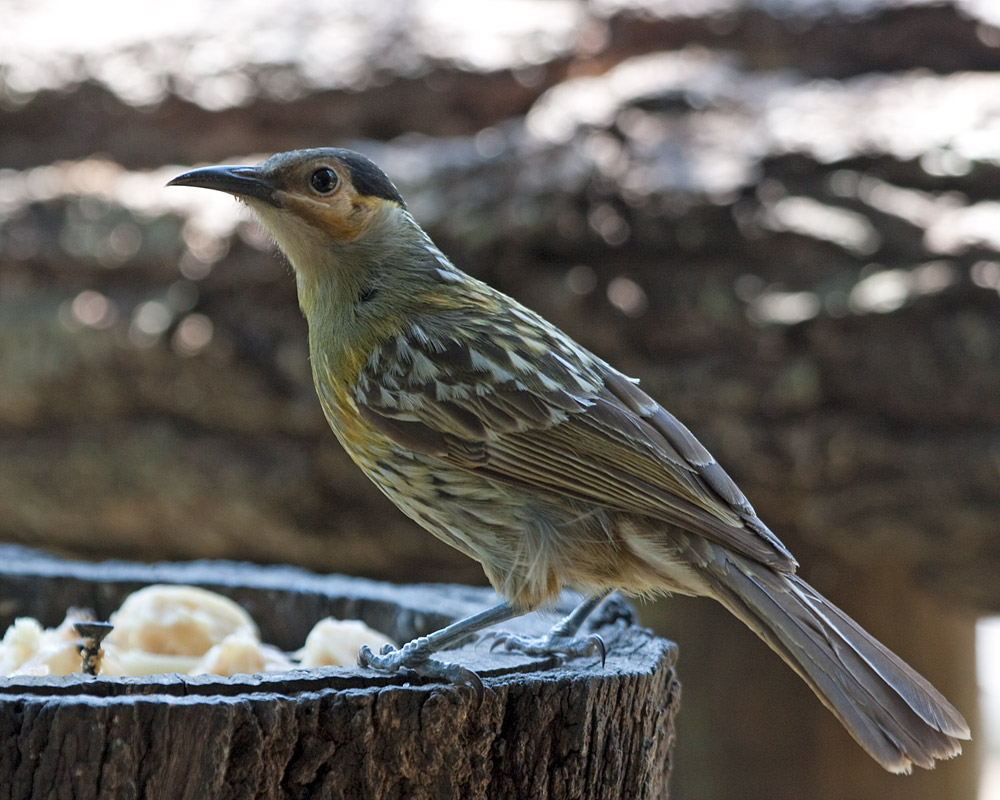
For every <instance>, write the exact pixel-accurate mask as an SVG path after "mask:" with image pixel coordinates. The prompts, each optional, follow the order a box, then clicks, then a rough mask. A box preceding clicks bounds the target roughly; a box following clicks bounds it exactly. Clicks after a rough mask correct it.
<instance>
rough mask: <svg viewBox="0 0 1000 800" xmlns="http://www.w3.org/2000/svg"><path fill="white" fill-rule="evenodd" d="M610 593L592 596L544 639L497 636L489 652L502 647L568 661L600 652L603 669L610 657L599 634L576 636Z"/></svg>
mask: <svg viewBox="0 0 1000 800" xmlns="http://www.w3.org/2000/svg"><path fill="white" fill-rule="evenodd" d="M609 594H611V591H610V590H608V591H605V592H601V593H599V594H594V595H590V596H589V597H587V598H586V599H585V600H584V601H583V602H582V603H580V605H578V606H577V607H576V608H574V609H573V610H572V611H571V612H570V613H569V614H567V615H566V616H565V617H563V619H561V620H560V621H559V622H558V623H556V624H555V625H554V626H553V627H552V630H550V631H549V632H548V633H547V634H545V635H544V636H539V637H531V636H520V635H517V634H512V633H498V634H497V635H496V637H495V638H494V641H493V644H492V645H491V646H490V649H491V650H493V649H495V648H497V647H499V646H501V645H503V648H504V649H505V650H517V651H518V652H520V653H525V654H527V655H530V656H552V655H556V656H563V657H567V658H577V657H580V656H592V655H594V654H595V653H600V655H601V666H603V665H604V659H605V657H606V656H607V649H606V648H605V647H604V640H603V639H602V638H601V637H600V636H598V635H597V634H596V633H595V634H592V635H590V636H585V637H577V635H576V634H577V632H578V631H579V630H580V627H581V626H582V625H583V623H584V621H585V620H586V619H587V617H589V616H590V614H591V613H593V611H594V609H596V608H597V607H598V606H599V605H600V604H601V603H602V602H604V599H605V598H606V597H607V596H608V595H609Z"/></svg>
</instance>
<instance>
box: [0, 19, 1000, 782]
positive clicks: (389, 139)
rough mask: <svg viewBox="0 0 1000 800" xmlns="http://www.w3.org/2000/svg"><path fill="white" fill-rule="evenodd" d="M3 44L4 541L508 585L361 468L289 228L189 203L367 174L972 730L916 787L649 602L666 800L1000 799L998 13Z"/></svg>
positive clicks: (109, 37) (178, 28)
mask: <svg viewBox="0 0 1000 800" xmlns="http://www.w3.org/2000/svg"><path fill="white" fill-rule="evenodd" d="M3 18H4V24H3V26H2V27H0V538H2V540H4V541H8V542H16V543H21V544H26V545H30V546H34V547H38V548H43V549H45V550H48V551H50V552H55V553H59V554H62V555H65V556H69V557H74V558H84V559H101V558H107V557H119V558H128V559H137V560H143V561H148V560H157V559H171V560H185V559H194V558H203V557H208V558H230V559H243V560H249V561H253V562H260V563H294V564H299V565H303V566H307V567H309V568H311V569H314V570H318V571H339V572H347V573H351V574H358V575H366V576H371V577H376V578H384V579H390V580H394V581H445V582H466V583H482V582H483V577H482V573H481V571H480V569H479V567H478V565H476V564H474V563H472V562H471V561H469V560H467V559H465V558H464V557H462V556H460V555H459V554H458V553H457V552H455V551H452V550H450V549H449V548H447V547H446V546H444V545H442V544H440V543H438V542H437V541H436V540H434V539H433V538H432V537H430V536H429V535H427V534H425V533H423V532H422V531H421V530H419V529H417V528H416V527H415V526H414V525H413V524H411V523H410V522H409V521H408V520H406V519H405V518H404V517H403V516H402V515H401V514H399V513H398V512H397V511H396V510H395V509H394V508H392V507H390V506H389V504H388V502H387V501H386V500H384V499H383V498H382V496H381V495H379V494H378V493H377V492H376V491H375V490H374V489H373V487H371V486H370V485H369V484H368V483H367V481H366V479H365V478H363V476H362V475H361V473H360V472H358V471H357V470H356V469H355V468H354V467H353V465H351V464H350V463H349V461H348V459H347V458H346V457H345V456H344V454H343V453H342V452H341V450H340V449H339V447H338V445H337V443H336V441H335V439H334V437H333V435H332V434H331V433H330V432H329V431H328V429H327V427H326V424H325V422H324V420H323V418H322V416H321V413H320V410H319V406H318V403H317V401H316V399H315V397H314V391H313V388H312V385H311V381H310V376H309V366H308V361H307V352H306V331H305V324H304V322H303V320H302V319H301V317H300V315H299V311H298V308H297V305H296V298H295V290H294V285H293V281H292V279H291V277H290V272H289V268H288V267H287V266H286V265H285V264H283V263H282V261H281V260H280V258H277V257H275V255H274V253H273V251H272V248H271V246H270V244H269V242H268V241H267V240H266V238H265V237H264V236H263V235H262V234H261V232H260V231H259V230H258V228H257V227H256V226H255V225H254V224H252V223H250V222H249V221H247V219H246V217H245V215H244V214H243V213H241V210H240V208H239V206H238V205H237V204H236V203H235V202H234V201H232V200H231V199H230V198H228V197H226V196H223V195H218V194H215V193H211V192H204V191H193V190H188V189H178V188H171V189H165V188H164V183H165V182H166V181H167V180H168V179H169V178H171V177H173V176H174V175H176V174H178V173H179V172H180V171H182V170H184V169H186V168H188V167H190V166H192V165H200V164H206V163H233V162H236V163H255V162H257V161H259V160H261V159H262V158H263V157H264V156H266V155H268V154H270V153H272V152H275V151H278V150H287V149H294V148H299V147H311V146H323V145H341V146H350V147H353V148H355V149H358V150H361V151H362V152H364V153H366V154H368V155H369V156H371V157H372V158H374V159H375V160H376V161H377V162H378V163H380V165H381V166H382V167H383V168H384V169H385V170H386V172H387V173H388V174H389V175H390V176H391V177H392V178H393V179H394V180H395V181H396V182H397V184H398V186H399V187H400V189H401V191H402V193H403V195H404V196H405V197H406V198H407V200H408V202H409V205H410V208H411V210H412V211H413V213H414V215H415V216H416V217H417V219H418V220H419V221H420V222H422V223H423V224H424V226H425V227H426V228H427V230H428V231H429V232H430V234H431V235H432V236H433V237H434V238H435V239H436V241H437V243H438V244H439V245H440V246H441V247H442V249H443V250H445V252H447V253H448V254H449V255H450V256H451V257H452V258H453V260H455V261H456V263H457V264H459V266H461V267H463V268H465V269H466V270H467V271H469V272H471V273H472V274H474V275H476V276H478V277H480V278H483V279H485V280H487V281H489V282H491V283H493V284H494V285H495V286H498V287H499V288H501V289H502V290H504V291H506V292H508V293H510V294H512V295H514V296H515V297H517V298H518V299H520V300H521V301H523V302H524V303H526V304H527V305H529V306H530V307H532V308H534V309H536V310H537V311H539V312H541V313H542V314H544V315H545V316H547V317H548V318H549V319H551V320H552V321H553V322H555V323H556V324H558V325H559V326H561V327H562V328H564V329H565V330H567V331H568V332H570V333H571V334H572V335H574V336H575V337H576V338H577V339H578V340H579V341H581V342H582V343H583V344H584V345H585V346H587V347H589V348H591V349H592V350H594V351H596V352H597V353H598V354H599V355H601V356H603V357H604V358H606V359H608V360H610V361H611V362H612V363H614V364H615V365H616V366H618V367H619V368H620V369H622V370H623V371H625V372H627V373H629V374H631V375H634V376H637V377H639V378H641V379H642V384H643V387H644V388H645V389H646V390H647V391H648V392H649V393H650V394H652V395H653V396H654V397H656V398H658V399H659V400H661V401H662V402H663V403H664V404H665V405H666V406H667V407H668V408H670V409H671V410H672V411H673V412H674V413H675V414H676V415H677V416H679V417H680V418H681V419H683V420H684V421H685V422H686V423H687V424H688V425H689V427H691V428H692V429H693V430H694V431H695V432H696V433H697V435H698V436H699V437H700V438H701V439H702V441H703V442H705V444H706V445H708V447H709V448H710V449H711V450H712V451H713V452H714V453H715V455H716V456H717V458H718V459H719V460H720V462H722V464H723V465H724V466H725V467H726V469H727V470H728V471H729V472H730V473H731V474H732V475H733V476H734V477H735V478H736V479H737V481H738V482H739V483H740V485H741V486H742V488H743V489H744V491H745V492H746V494H747V495H748V496H749V497H750V499H751V501H752V502H753V503H754V504H755V506H756V508H757V510H758V512H759V513H760V515H761V516H762V517H763V518H764V519H765V520H767V521H768V523H769V525H770V526H771V527H772V528H773V529H774V530H775V531H777V532H778V533H779V535H780V536H781V537H782V538H783V539H784V540H785V542H786V543H787V544H789V546H790V547H791V549H792V550H793V551H794V552H795V553H796V554H797V555H798V557H799V560H800V561H801V562H802V563H803V568H802V573H803V575H804V576H805V577H806V579H807V580H809V581H810V582H812V583H813V584H814V585H816V586H817V588H819V589H820V590H821V591H823V592H824V593H826V594H828V595H830V596H831V597H832V598H833V599H834V600H836V601H837V602H838V603H839V604H841V605H842V606H843V607H844V608H845V610H847V611H848V612H849V613H851V614H852V615H853V616H855V617H856V618H857V619H859V620H860V621H861V622H862V623H863V624H864V625H865V626H866V627H868V628H869V630H871V631H872V632H873V633H874V634H875V635H877V636H878V637H879V638H880V639H881V640H882V641H884V642H885V643H886V644H887V645H889V646H890V647H892V648H893V649H895V650H897V651H898V652H900V653H901V654H902V655H903V656H904V657H905V658H906V659H907V660H908V661H909V662H910V663H912V664H913V665H914V666H915V667H917V668H918V669H919V670H920V671H921V672H923V673H924V674H925V675H927V676H928V677H929V678H930V679H931V680H932V682H934V683H935V684H936V685H937V686H938V687H939V688H940V689H941V690H942V691H943V692H944V693H945V694H946V695H947V696H948V697H949V698H950V699H951V700H952V701H953V702H954V703H955V704H956V705H957V706H958V707H959V708H960V709H961V710H962V711H963V712H964V713H965V714H966V716H967V717H968V719H969V721H970V723H971V724H972V725H973V734H974V736H975V741H974V742H972V743H971V744H970V745H969V746H968V747H967V748H966V755H965V756H963V757H962V758H960V759H958V760H956V761H953V762H948V763H945V764H942V765H940V766H939V767H938V769H937V770H935V771H934V772H931V773H927V772H922V773H921V774H918V775H915V776H912V777H910V778H898V777H893V776H890V775H888V774H885V773H883V772H882V771H881V770H880V769H879V768H878V767H877V766H876V765H875V764H874V763H873V762H872V761H870V760H869V759H868V757H867V756H865V755H864V753H863V752H862V751H861V750H860V749H859V748H857V747H856V746H855V745H854V743H853V741H851V740H850V739H849V738H848V736H847V735H846V734H845V733H844V732H843V730H842V729H841V728H840V726H839V724H838V723H837V722H836V721H835V720H834V719H833V717H832V716H831V715H830V714H829V713H827V712H826V711H825V709H823V708H822V707H821V706H820V704H819V703H818V702H816V701H815V699H814V698H813V696H812V695H811V693H810V692H809V691H808V690H807V689H806V688H805V686H804V685H803V684H801V682H800V681H799V680H798V679H797V678H796V677H795V676H794V674H793V673H792V672H791V671H790V670H788V669H787V668H786V667H785V666H784V665H783V664H782V663H781V662H780V660H779V659H778V658H777V657H775V656H773V655H772V654H771V653H770V652H769V651H768V650H767V649H766V647H764V646H763V645H762V644H760V643H759V642H758V641H757V640H756V638H755V637H754V636H753V635H752V634H751V633H749V632H748V631H746V630H745V629H743V628H742V627H741V626H740V624H739V623H737V622H735V621H733V620H731V619H730V618H729V617H728V616H727V615H726V614H725V612H723V611H721V609H717V608H715V607H714V604H712V603H709V602H708V601H698V600H689V599H685V598H676V599H671V600H666V601H661V602H658V603H655V604H646V605H644V606H642V607H641V614H642V616H643V619H644V620H645V621H646V623H647V624H649V625H651V626H653V627H655V628H656V629H657V630H658V631H659V632H660V633H661V634H663V635H664V636H667V637H669V638H671V639H674V640H675V641H677V642H678V643H679V645H680V653H681V660H680V667H679V674H680V678H681V681H682V684H683V699H682V704H681V714H680V717H679V741H678V745H677V749H676V752H675V763H674V776H673V779H672V796H673V797H675V798H680V800H694V799H695V798H697V799H698V800H728V799H729V798H770V799H771V800H783V798H789V800H790V799H791V798H803V797H809V798H831V800H832V799H833V798H837V799H838V800H844V799H845V798H846V799H851V798H857V800H862V798H879V800H891V799H892V798H907V800H921V799H922V798H927V799H928V800H929V799H930V798H958V799H961V798H975V797H977V796H978V797H979V798H980V800H994V799H995V798H997V797H1000V768H998V767H997V766H996V763H997V762H996V756H995V753H996V751H995V750H992V749H991V748H996V747H998V746H1000V726H998V725H997V723H996V720H997V719H1000V713H998V712H997V710H996V709H997V708H998V707H1000V646H998V645H997V642H998V641H1000V626H998V625H997V624H996V622H995V620H992V619H990V615H993V614H997V613H998V612H1000V577H998V576H1000V537H998V535H997V533H998V531H997V520H998V519H1000V401H998V399H1000V202H998V195H1000V4H997V3H995V2H992V1H991V0H978V1H977V0H953V2H928V1H926V0H743V1H741V0H699V1H697V2H696V1H695V0H593V2H574V1H573V0H480V1H479V2H476V3H468V2H461V1H460V0H423V1H422V2H419V1H417V2H407V1H406V0H394V1H389V2H380V3H347V2H320V0H294V2H286V3H271V2H264V0H256V1H255V0H240V1H239V2H234V1H233V0H226V2H221V1H220V0H209V1H206V0H198V2H195V0H174V1H173V2H171V3H163V4H156V5H155V6H154V5H153V4H148V5H147V4H136V3H134V2H125V0H99V2H97V3H88V4H83V3H78V2H70V0H30V2H28V0H4V2H3ZM977 626H978V631H979V643H978V657H979V658H978V660H979V672H978V676H977ZM980 703H982V704H983V705H982V708H983V710H984V713H983V714H982V715H980V713H979V711H978V710H977V709H978V708H979V707H980V706H979V704H980ZM991 704H992V706H991ZM991 707H992V708H993V709H994V710H993V711H992V712H989V709H990V708H991ZM991 713H992V716H991ZM991 753H993V754H994V755H993V756H992V759H993V760H991Z"/></svg>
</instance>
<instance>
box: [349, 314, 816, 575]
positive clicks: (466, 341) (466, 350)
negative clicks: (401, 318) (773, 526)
mask: <svg viewBox="0 0 1000 800" xmlns="http://www.w3.org/2000/svg"><path fill="white" fill-rule="evenodd" d="M518 312H519V313H521V314H522V316H523V314H524V312H523V311H522V310H520V309H518ZM539 320H540V318H537V319H535V318H534V315H532V319H531V320H530V321H531V322H532V324H533V325H534V324H538V321H539ZM541 324H543V325H545V328H544V329H541V330H539V329H537V328H532V330H531V333H532V338H530V339H527V340H526V339H525V337H524V336H517V335H512V336H511V337H510V338H509V341H505V340H504V338H503V337H502V335H500V334H498V333H497V328H496V327H494V328H493V329H492V330H491V331H490V332H489V333H487V332H485V331H482V332H477V331H476V330H470V331H466V332H464V333H463V335H462V338H461V339H460V340H456V339H449V340H445V339H442V338H439V337H434V336H432V335H429V334H428V333H426V331H425V330H424V329H423V328H421V327H420V326H419V325H417V324H414V325H413V326H412V328H411V329H408V330H407V332H406V333H404V334H401V335H400V336H399V337H398V338H397V339H395V340H393V341H391V342H389V343H387V344H386V345H384V346H383V347H382V348H380V349H379V350H378V351H376V352H375V353H374V354H373V355H372V357H371V358H370V359H369V360H368V363H367V364H366V366H365V368H364V369H363V370H362V372H361V374H360V376H359V378H358V382H357V385H356V389H355V397H354V399H355V402H356V403H357V405H358V409H359V412H360V413H361V415H362V416H363V417H364V418H365V419H366V420H367V421H368V422H369V424H371V425H372V426H373V427H375V428H376V429H377V430H379V431H380V432H381V433H382V434H383V435H385V436H387V437H388V438H390V439H392V440H394V441H395V442H397V443H398V444H400V445H401V446H403V447H405V448H407V449H410V450H414V451H416V452H419V453H422V454H424V455H428V456H433V457H435V458H439V459H441V461H443V462H446V463H447V464H450V465H452V466H455V467H460V468H463V469H468V470H472V471H475V472H478V473H480V474H482V475H484V476H488V477H490V478H492V479H495V480H499V481H505V482H509V483H513V484H517V485H520V486H524V487H526V488H528V489H530V490H531V491H534V492H548V493H555V494H560V495H563V496H567V497H572V498H576V499H578V500H583V501H587V502H591V503H597V504H600V505H603V506H605V507H608V508H613V509H618V510H621V511H627V512H633V513H637V514H643V515H646V516H649V517H652V518H655V519H660V520H663V521H664V522H667V523H669V524H672V525H676V526H678V527H681V528H683V529H684V530H687V531H689V532H692V533H695V534H698V535H701V536H704V537H705V538H707V539H710V540H712V541H715V542H718V543H719V544H722V545H724V546H725V547H728V548H730V549H732V550H735V551H737V552H739V553H741V554H743V555H745V556H747V557H749V558H752V559H754V560H756V561H760V562H763V563H766V564H768V565H771V566H773V567H775V568H776V569H779V570H787V571H792V570H794V569H795V566H796V564H795V560H794V558H793V557H792V555H791V554H790V553H789V552H788V550H787V549H786V548H785V546H784V545H783V544H782V543H781V541H780V540H779V539H778V538H777V537H776V536H775V535H774V534H773V533H772V532H771V531H770V530H769V529H768V528H767V526H766V525H764V523H763V522H761V521H760V519H759V518H758V517H757V515H756V514H755V513H754V510H753V508H752V507H751V505H750V503H749V502H748V501H747V499H746V498H745V497H744V496H743V493H742V492H741V491H740V490H739V488H738V487H737V486H736V484H735V483H734V482H733V481H732V479H731V478H730V477H729V476H728V475H727V474H726V473H725V471H724V470H723V469H722V468H721V467H720V466H719V465H718V463H717V462H716V461H715V459H714V458H713V457H712V455H711V454H710V453H709V452H708V451H707V450H706V449H705V448H704V447H703V446H702V445H701V443H700V442H699V441H698V440H697V439H696V438H695V437H694V435H693V434H692V433H691V432H690V431H689V430H688V429H687V428H686V427H684V425H682V424H681V423H680V422H679V421H678V420H677V419H676V418H675V417H673V416H672V415H671V414H670V413H669V412H667V411H666V410H664V409H663V408H662V407H661V406H660V405H659V404H657V403H656V402H655V401H653V400H652V399H651V398H650V397H649V396H648V395H646V394H645V393H644V392H642V391H641V390H640V389H639V388H638V386H636V384H635V383H634V382H633V381H632V380H631V379H629V378H627V377H625V376H624V375H622V374H621V373H619V372H617V371H616V370H614V369H613V368H611V367H610V366H608V365H607V364H605V363H604V362H602V361H600V360H598V359H597V358H596V357H594V356H592V355H590V354H589V353H587V352H586V351H585V350H583V349H582V348H580V347H579V346H578V345H576V344H575V343H574V342H572V341H571V340H569V339H567V338H566V337H565V336H563V335H562V334H561V333H560V332H559V331H558V330H556V329H555V328H552V327H551V326H548V324H547V323H544V322H542V323H541ZM522 327H523V325H522ZM501 328H502V326H501ZM526 348H527V349H526Z"/></svg>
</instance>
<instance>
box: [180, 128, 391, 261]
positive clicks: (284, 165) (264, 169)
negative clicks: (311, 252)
mask: <svg viewBox="0 0 1000 800" xmlns="http://www.w3.org/2000/svg"><path fill="white" fill-rule="evenodd" d="M167 185H168V186H196V187H199V188H202V189H215V190H217V191H220V192H227V193H228V194H232V195H235V196H236V197H237V198H238V199H240V200H242V201H244V202H245V203H246V204H247V205H248V206H249V207H250V208H251V209H252V210H253V211H254V212H255V213H256V214H257V216H258V217H260V220H261V222H262V223H263V224H264V226H265V227H266V228H267V229H268V230H269V231H270V232H271V234H272V235H273V236H274V238H275V239H276V240H277V242H278V246H279V247H281V249H282V250H284V251H285V253H286V254H288V255H289V256H290V257H291V256H292V255H293V254H292V252H290V251H291V250H294V249H295V246H296V243H297V241H298V240H299V239H301V238H302V237H303V236H305V237H306V238H314V237H316V236H320V237H322V239H323V241H324V243H325V244H327V245H344V244H350V243H351V242H355V241H358V240H359V239H362V238H364V237H365V236H366V235H367V234H368V233H370V228H371V226H372V225H375V224H377V223H378V221H379V220H380V219H381V218H382V217H383V216H384V215H385V214H387V213H392V212H394V211H397V210H401V209H405V208H406V204H405V203H404V202H403V198H402V197H401V196H400V194H399V191H398V190H397V189H396V187H395V186H393V184H392V181H390V180H389V179H388V178H387V177H386V175H385V173H384V172H382V170H380V169H379V168H378V167H377V166H376V165H375V164H374V163H372V162H371V161H369V160H368V159H367V158H365V157H364V156H362V155H360V154H358V153H355V152H353V151H351V150H344V149H341V148H334V147H325V148H316V149H311V150H293V151H291V152H288V153H278V154H277V155H274V156H271V157H270V158H269V159H267V161H265V162H264V163H262V164H259V165H258V166H255V167H244V166H219V167H204V168H202V169H196V170H192V171H191V172H185V173H184V174H183V175H178V176H177V177H176V178H174V179H173V180H172V181H170V182H169V183H168V184H167ZM292 260H293V264H294V262H295V259H294V258H293V259H292ZM296 266H298V265H297V264H296Z"/></svg>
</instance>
